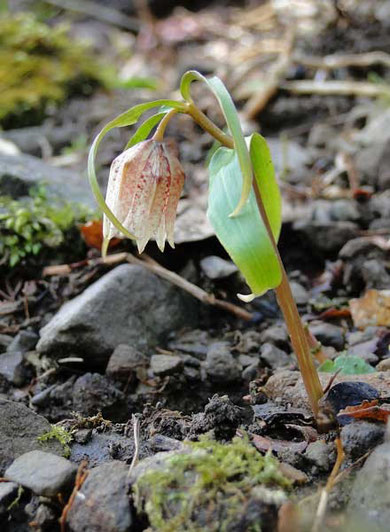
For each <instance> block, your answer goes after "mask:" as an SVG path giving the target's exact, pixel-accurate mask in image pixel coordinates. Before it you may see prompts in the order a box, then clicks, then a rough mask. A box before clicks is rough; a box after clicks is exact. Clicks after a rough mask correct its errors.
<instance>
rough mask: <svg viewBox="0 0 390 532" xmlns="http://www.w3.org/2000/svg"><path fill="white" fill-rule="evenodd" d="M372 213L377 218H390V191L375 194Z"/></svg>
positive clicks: (372, 200) (372, 201)
mask: <svg viewBox="0 0 390 532" xmlns="http://www.w3.org/2000/svg"><path fill="white" fill-rule="evenodd" d="M370 211H371V212H372V215H373V216H374V217H375V218H384V219H387V220H388V219H389V218H390V190H386V191H385V192H382V193H381V194H375V196H373V197H372V198H371V201H370Z"/></svg>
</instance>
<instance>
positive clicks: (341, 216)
mask: <svg viewBox="0 0 390 532" xmlns="http://www.w3.org/2000/svg"><path fill="white" fill-rule="evenodd" d="M330 216H331V218H332V220H335V221H344V222H347V221H348V220H349V221H351V222H356V221H357V220H359V219H360V212H359V208H358V204H357V202H356V201H353V200H345V199H340V200H337V201H333V202H332V204H331V208H330Z"/></svg>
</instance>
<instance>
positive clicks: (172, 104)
mask: <svg viewBox="0 0 390 532" xmlns="http://www.w3.org/2000/svg"><path fill="white" fill-rule="evenodd" d="M162 105H166V106H167V107H169V108H171V109H177V110H178V111H184V110H185V107H186V106H185V104H184V103H181V102H177V101H175V100H156V101H154V102H147V103H141V104H139V105H136V106H134V107H132V108H131V109H128V110H127V111H125V112H124V113H122V114H120V115H119V116H117V117H116V118H114V119H113V120H111V122H109V123H108V124H106V125H105V126H104V128H103V129H102V130H101V131H100V133H98V135H97V136H96V137H95V139H94V141H93V143H92V146H91V148H90V150H89V155H88V178H89V183H90V186H91V189H92V192H93V194H94V196H95V199H96V201H97V204H98V205H99V207H100V209H101V210H102V211H103V212H104V214H105V215H106V216H107V218H108V219H109V220H110V221H111V222H112V223H113V224H114V225H115V227H116V228H117V229H118V230H119V231H121V233H123V234H124V235H125V236H127V237H128V238H131V239H132V240H135V237H134V235H132V234H131V233H130V232H129V231H127V229H126V228H125V227H123V225H122V224H121V223H120V221H119V220H118V219H117V217H116V216H115V215H114V214H113V212H112V211H111V209H110V208H109V207H108V205H107V203H106V202H105V199H104V197H103V194H102V192H101V190H100V186H99V183H98V181H97V178H96V172H95V158H96V153H97V150H98V148H99V144H100V143H101V141H102V140H103V138H104V136H105V135H106V134H107V133H108V132H109V131H111V129H113V128H115V127H125V126H131V125H133V124H135V123H136V122H137V120H138V119H139V117H140V116H141V115H142V114H143V113H144V112H145V111H147V110H148V109H152V108H153V107H160V106H162Z"/></svg>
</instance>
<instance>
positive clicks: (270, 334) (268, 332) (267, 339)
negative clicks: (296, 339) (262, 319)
mask: <svg viewBox="0 0 390 532" xmlns="http://www.w3.org/2000/svg"><path fill="white" fill-rule="evenodd" d="M260 339H261V342H262V343H263V344H266V343H270V344H274V345H276V346H277V347H280V348H281V349H284V350H286V349H289V342H288V334H287V331H286V328H285V326H284V325H271V326H270V327H268V328H267V329H265V331H263V332H262V333H261V336H260Z"/></svg>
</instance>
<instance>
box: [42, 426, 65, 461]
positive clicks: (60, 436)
mask: <svg viewBox="0 0 390 532" xmlns="http://www.w3.org/2000/svg"><path fill="white" fill-rule="evenodd" d="M52 439H56V440H58V441H59V442H60V444H61V445H62V447H63V450H64V451H63V453H62V454H63V456H64V457H65V458H69V456H70V447H69V443H70V442H71V441H72V439H73V436H72V434H70V433H69V432H67V431H66V430H65V429H64V428H63V427H59V426H58V425H52V426H51V430H49V432H45V433H44V434H42V436H38V441H39V442H41V443H44V442H46V441H48V440H52Z"/></svg>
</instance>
